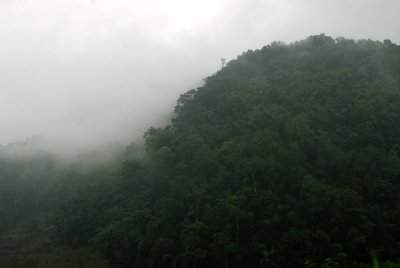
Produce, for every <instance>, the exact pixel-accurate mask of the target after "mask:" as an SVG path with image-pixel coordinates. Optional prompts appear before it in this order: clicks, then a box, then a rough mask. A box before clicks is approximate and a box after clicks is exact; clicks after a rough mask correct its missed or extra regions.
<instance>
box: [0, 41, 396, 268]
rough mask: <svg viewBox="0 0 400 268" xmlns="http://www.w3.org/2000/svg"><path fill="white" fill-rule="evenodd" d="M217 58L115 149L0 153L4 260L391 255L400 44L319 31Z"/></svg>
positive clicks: (140, 261) (221, 260) (349, 262)
mask: <svg viewBox="0 0 400 268" xmlns="http://www.w3.org/2000/svg"><path fill="white" fill-rule="evenodd" d="M221 67H222V68H221V69H220V70H218V71H217V72H216V73H214V74H213V75H211V76H209V77H207V78H206V79H205V84H204V85H203V86H201V87H199V88H196V89H192V90H189V91H187V92H186V93H184V94H182V95H181V97H180V98H179V99H178V101H177V104H176V107H175V112H174V116H173V119H172V120H171V122H170V123H169V124H168V125H166V126H165V127H162V128H150V129H148V131H147V132H146V133H145V134H144V141H145V142H144V144H143V145H142V144H135V143H132V144H131V145H130V146H128V147H127V149H126V151H125V154H124V157H123V159H120V158H116V159H114V160H113V161H111V162H109V163H107V164H105V163H101V164H98V165H96V164H93V165H90V166H89V167H88V166H86V165H84V162H85V160H84V158H82V159H76V161H72V162H71V163H70V164H68V165H66V164H65V163H64V164H62V163H60V162H58V161H57V159H56V158H54V157H53V156H50V155H48V154H43V155H40V154H38V155H35V156H29V157H27V158H15V159H11V158H8V157H1V158H0V266H2V267H71V265H72V266H75V267H371V265H372V258H373V257H375V258H377V259H378V260H379V262H380V263H381V266H382V267H398V266H399V265H400V244H399V237H400V228H399V226H398V224H399V223H400V125H399V122H400V47H399V46H398V45H396V44H394V43H392V42H391V41H390V40H385V41H383V42H379V41H371V40H358V41H355V40H351V39H345V38H336V39H333V38H331V37H329V36H325V35H323V34H321V35H317V36H310V37H309V38H307V39H305V40H302V41H298V42H295V43H291V44H286V43H283V42H273V43H271V44H269V45H267V46H264V47H263V48H261V49H258V50H254V51H253V50H249V51H247V52H245V53H243V54H242V55H240V56H239V57H238V58H237V59H236V60H232V61H230V62H226V63H225V62H224V63H223V64H222V66H221ZM21 146H22V147H23V146H25V145H21ZM90 157H91V156H90V155H89V156H86V158H89V159H90ZM93 157H94V156H93ZM24 220H25V221H24ZM27 222H28V223H29V222H34V223H36V224H33V226H31V227H30V229H29V228H28V227H26V226H25V225H23V224H24V223H25V224H26V223H27ZM39 223H40V224H39ZM15 233H17V234H19V236H17V237H14V238H13V237H11V234H15ZM30 233H33V234H38V233H39V234H41V236H43V237H45V238H46V239H47V240H46V242H43V241H44V240H43V239H41V238H38V237H36V238H35V237H34V236H29V234H30ZM24 235H25V237H24V239H22V238H21V237H22V236H24ZM15 241H19V242H20V243H21V244H19V246H20V247H22V248H23V249H26V250H20V251H17V250H15V249H13V248H12V242H15ZM13 252H14V254H12V253H13ZM15 252H17V255H15ZM7 265H8V266H7Z"/></svg>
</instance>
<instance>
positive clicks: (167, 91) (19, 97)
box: [0, 0, 400, 152]
mask: <svg viewBox="0 0 400 268" xmlns="http://www.w3.org/2000/svg"><path fill="white" fill-rule="evenodd" d="M399 10H400V1H397V0H386V1H381V0H380V1H378V0H363V1H362V0H352V1H347V0H339V1H333V0H327V1H317V0H311V1H306V0H296V1H295V0H279V1H278V0H254V1H247V0H203V1H183V0H170V1H162V0H151V1H137V0H134V1H133V0H90V1H89V0H69V1H61V0H20V1H1V2H0V40H1V42H0V128H1V132H0V144H7V143H10V142H13V141H16V140H24V139H26V138H27V137H29V136H32V135H40V136H42V137H43V139H44V140H45V143H46V144H47V146H48V148H52V149H54V150H56V151H62V152H67V151H68V152H74V151H82V150H93V149H99V148H108V147H109V146H113V145H115V144H119V145H124V144H128V143H129V142H131V141H134V140H137V139H139V138H140V137H141V136H142V134H143V132H144V131H145V130H146V129H147V128H148V127H150V126H162V125H163V124H165V123H166V122H167V121H168V120H169V118H170V115H171V113H172V111H173V107H174V104H175V101H176V99H177V98H178V96H179V94H181V93H183V92H185V91H187V90H189V89H191V88H194V87H197V86H200V85H201V83H202V79H203V78H205V77H206V76H207V75H210V74H212V73H214V72H216V71H217V70H218V68H219V65H220V59H221V58H226V59H228V60H229V59H233V58H234V57H236V55H238V54H240V53H241V52H243V51H245V50H247V49H256V48H260V47H262V46H263V45H266V44H268V43H270V42H272V41H275V40H282V41H285V42H292V41H296V40H299V39H304V38H305V37H307V36H309V35H313V34H319V33H325V34H327V35H331V36H333V37H337V36H344V37H349V38H356V39H359V38H371V39H375V40H383V39H387V38H388V39H391V40H392V41H393V42H396V43H399V42H400V28H399V27H398V25H400V17H399V16H398V14H397V13H398V11H399Z"/></svg>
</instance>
